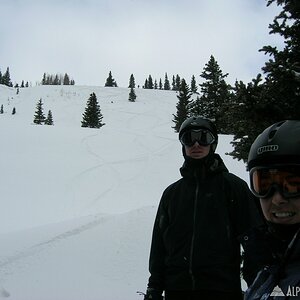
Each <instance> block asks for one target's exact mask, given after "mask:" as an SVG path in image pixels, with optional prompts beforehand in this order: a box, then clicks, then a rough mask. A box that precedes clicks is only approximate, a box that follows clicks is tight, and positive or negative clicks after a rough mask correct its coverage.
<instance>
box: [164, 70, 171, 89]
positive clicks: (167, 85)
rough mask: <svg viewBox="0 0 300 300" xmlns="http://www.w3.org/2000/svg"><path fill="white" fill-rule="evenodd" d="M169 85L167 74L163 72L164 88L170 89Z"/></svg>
mask: <svg viewBox="0 0 300 300" xmlns="http://www.w3.org/2000/svg"><path fill="white" fill-rule="evenodd" d="M170 89H171V87H170V81H169V79H168V74H167V73H166V74H165V82H164V90H170Z"/></svg>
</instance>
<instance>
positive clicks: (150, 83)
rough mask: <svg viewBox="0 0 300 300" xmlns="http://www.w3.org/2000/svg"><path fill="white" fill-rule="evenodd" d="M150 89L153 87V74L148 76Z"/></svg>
mask: <svg viewBox="0 0 300 300" xmlns="http://www.w3.org/2000/svg"><path fill="white" fill-rule="evenodd" d="M148 89H153V79H152V76H151V75H149V77H148Z"/></svg>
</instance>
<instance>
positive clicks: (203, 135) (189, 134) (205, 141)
mask: <svg viewBox="0 0 300 300" xmlns="http://www.w3.org/2000/svg"><path fill="white" fill-rule="evenodd" d="M215 140H216V139H215V137H214V135H213V134H212V133H211V132H210V131H209V130H207V129H192V130H188V131H186V132H184V133H183V135H182V136H181V138H180V142H181V144H182V145H184V146H188V147H191V146H193V145H194V144H195V143H196V142H198V144H199V145H202V146H208V145H211V144H213V143H214V142H215Z"/></svg>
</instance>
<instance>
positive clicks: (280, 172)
mask: <svg viewBox="0 0 300 300" xmlns="http://www.w3.org/2000/svg"><path fill="white" fill-rule="evenodd" d="M250 189H251V191H252V193H253V194H254V195H255V196H256V197H259V198H269V197H271V196H273V194H274V193H275V191H279V192H280V194H281V195H282V196H283V197H284V198H295V197H300V165H288V166H274V167H258V168H253V169H252V170H251V171H250Z"/></svg>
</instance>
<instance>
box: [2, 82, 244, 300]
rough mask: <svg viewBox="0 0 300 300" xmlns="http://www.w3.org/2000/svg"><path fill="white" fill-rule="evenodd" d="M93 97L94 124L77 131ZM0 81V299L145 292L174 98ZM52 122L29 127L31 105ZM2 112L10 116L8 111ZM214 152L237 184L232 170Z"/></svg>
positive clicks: (167, 166)
mask: <svg viewBox="0 0 300 300" xmlns="http://www.w3.org/2000/svg"><path fill="white" fill-rule="evenodd" d="M92 92H95V94H96V95H97V98H98V101H99V104H100V107H101V111H102V114H103V117H104V118H103V121H104V122H105V123H106V125H105V126H103V127H102V128H101V129H89V128H81V127H80V125H81V119H82V113H83V112H84V108H85V106H86V101H87V99H88V97H89V95H90V94H91V93H92ZM128 93H129V90H128V89H126V88H103V87H88V86H37V87H31V88H26V89H20V93H19V94H16V90H15V89H13V88H8V87H5V86H1V85H0V105H1V104H3V106H4V110H5V113H4V114H3V115H0V128H1V133H2V134H1V156H0V166H1V169H2V172H1V175H0V178H1V180H0V182H1V199H0V205H1V206H0V207H1V210H0V244H1V247H0V298H1V297H3V298H9V299H12V300H41V299H43V300H47V299H49V300H50V299H51V300H60V299H72V300H77V299H78V300H79V299H80V300H82V299H85V300H89V299H90V300H94V299H101V300H102V299H103V300H110V299H111V300H118V299H120V300H121V299H122V300H127V299H128V300H129V299H142V297H141V296H139V295H138V294H137V293H136V291H137V290H142V291H144V290H145V286H146V282H147V279H148V271H147V267H148V266H147V263H148V254H149V246H150V239H151V231H152V224H153V220H154V216H155V213H156V208H157V205H158V202H159V199H160V196H161V193H162V192H163V190H164V188H165V187H166V186H167V185H169V184H170V183H172V182H173V181H175V180H177V179H178V178H179V177H180V174H179V170H178V169H179V167H180V166H181V164H182V161H183V159H182V154H181V146H180V144H179V142H178V138H177V134H176V133H174V131H173V129H172V128H171V126H173V123H172V114H173V113H175V105H176V103H177V100H178V99H177V97H176V93H175V92H173V91H158V90H142V89H136V94H137V101H136V102H135V103H131V102H129V101H128ZM40 98H42V100H43V103H44V112H45V114H47V112H48V110H49V109H50V110H51V111H52V114H53V118H54V123H55V125H54V126H39V125H33V116H34V112H35V108H36V103H37V101H38V100H39V99H40ZM13 107H15V108H16V111H17V113H16V115H11V111H12V109H13ZM230 140H231V137H230V136H221V137H220V142H219V146H218V148H217V152H218V153H219V154H220V155H221V156H222V158H223V159H224V161H225V163H226V165H227V167H228V168H229V170H230V171H231V172H233V173H235V174H237V175H239V176H240V177H242V178H244V179H245V180H247V174H246V171H245V166H244V165H243V163H241V162H238V161H236V160H232V159H231V157H229V156H226V155H225V153H226V152H228V151H230V150H231V146H230Z"/></svg>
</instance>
